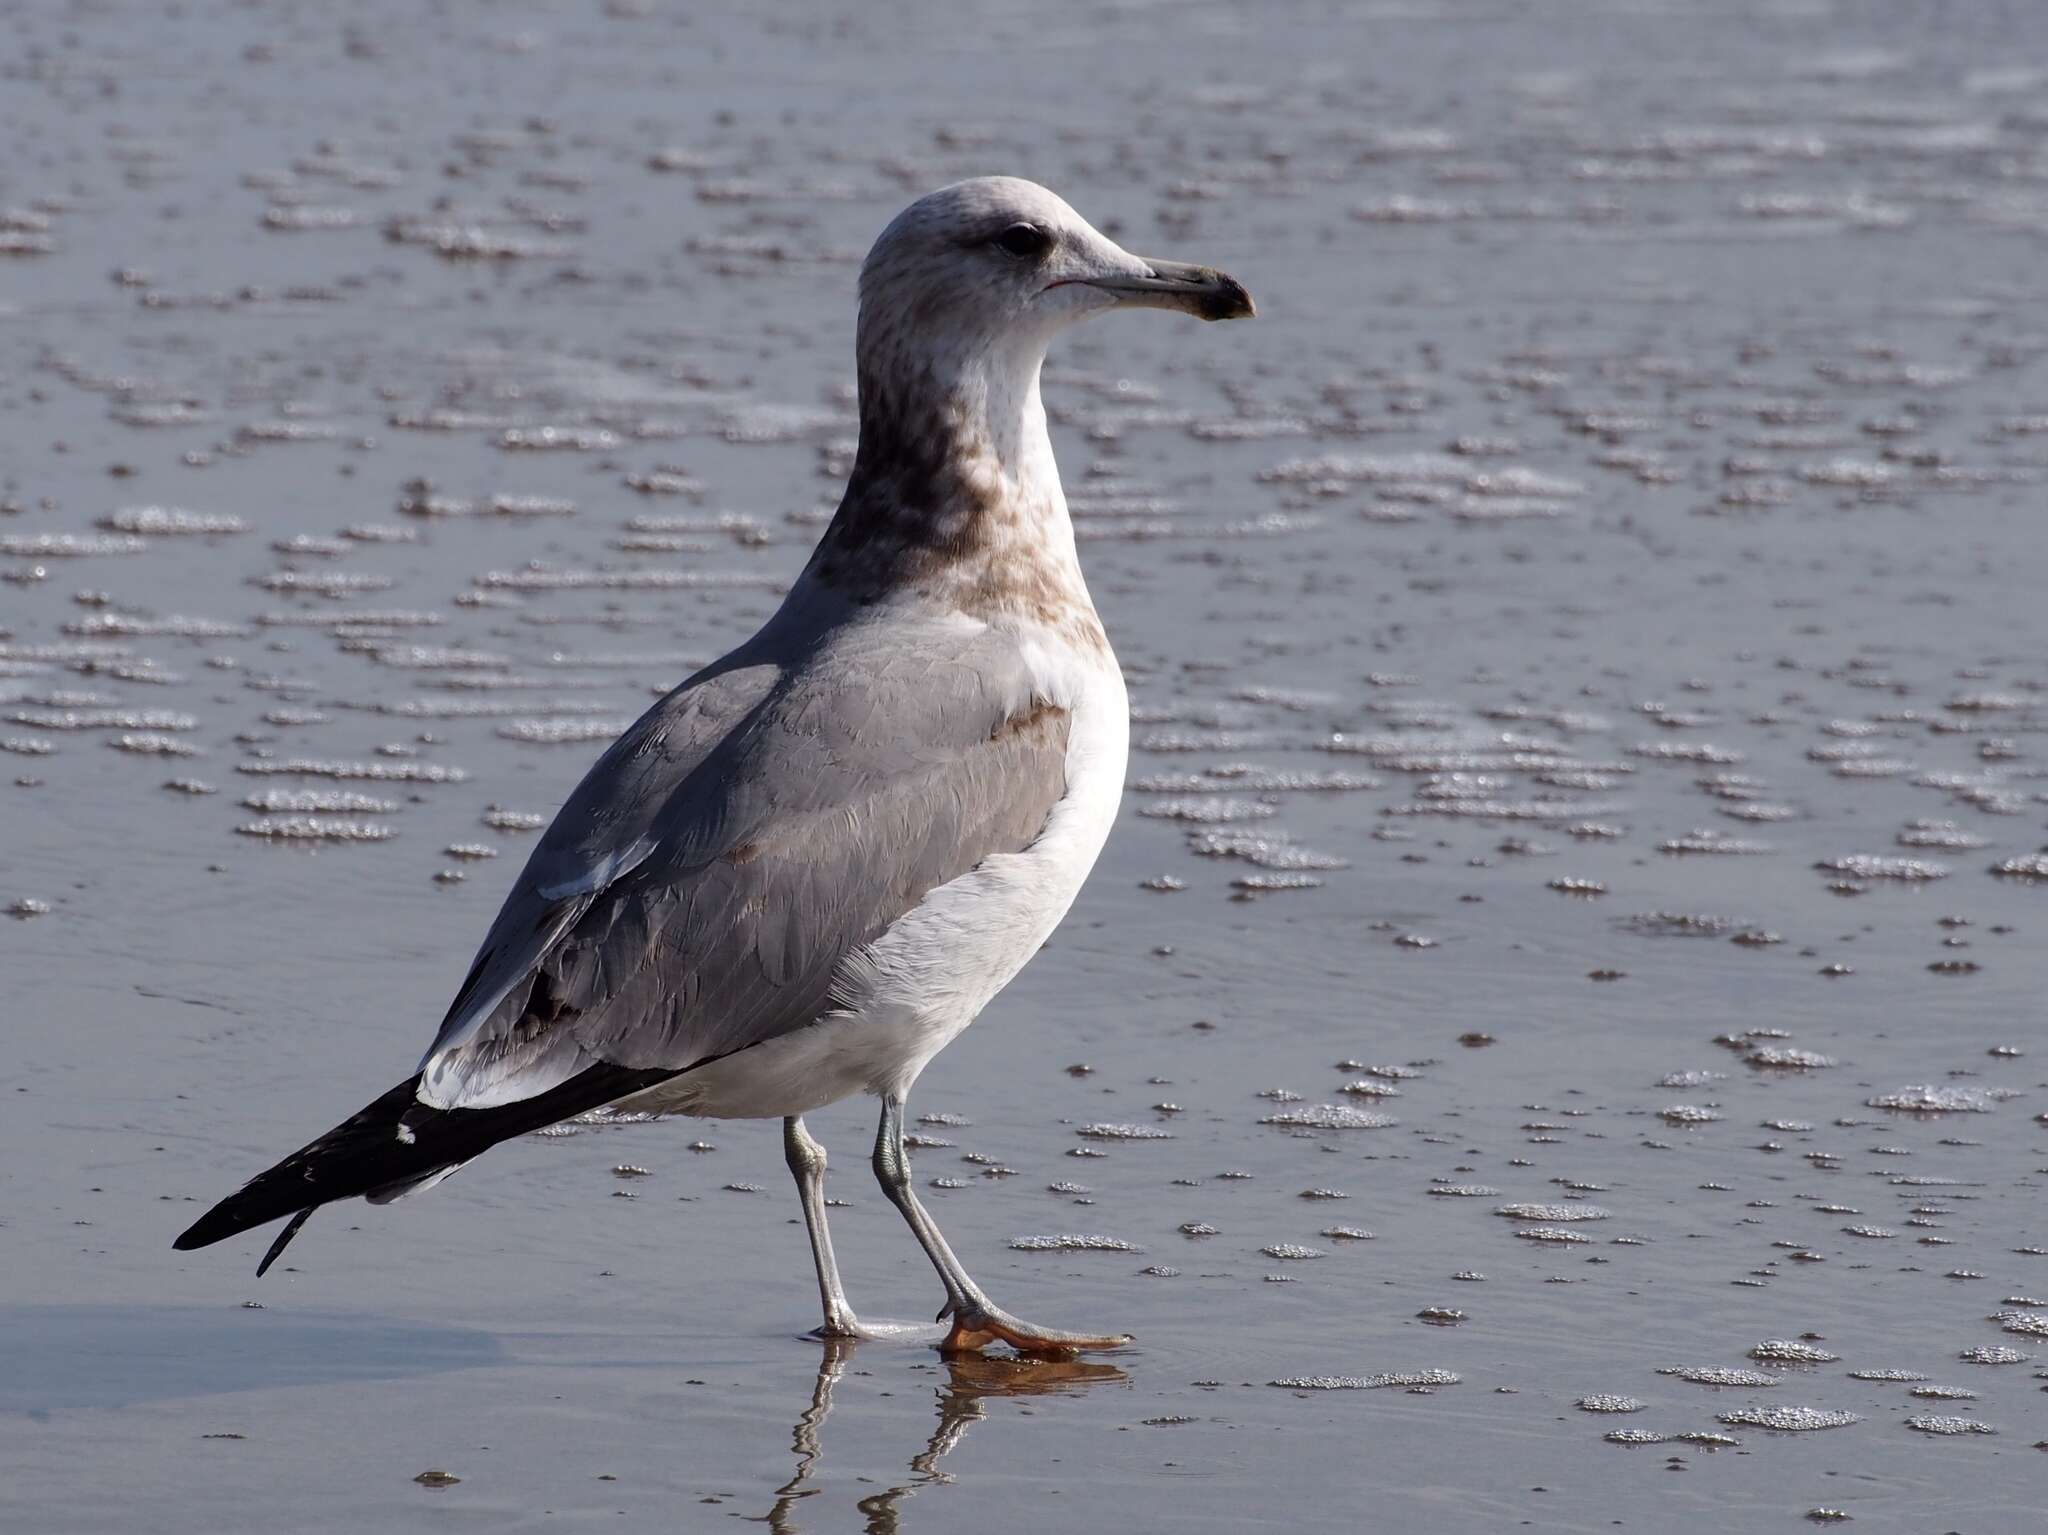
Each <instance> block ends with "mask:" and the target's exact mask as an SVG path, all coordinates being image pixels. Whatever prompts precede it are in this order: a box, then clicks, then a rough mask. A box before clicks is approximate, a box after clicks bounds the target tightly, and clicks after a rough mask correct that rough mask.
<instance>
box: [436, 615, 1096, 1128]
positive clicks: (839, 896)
mask: <svg viewBox="0 0 2048 1535" xmlns="http://www.w3.org/2000/svg"><path fill="white" fill-rule="evenodd" d="M934 627H936V626H934ZM931 638H932V636H931V635H929V634H919V635H912V636H908V637H906V636H905V635H903V634H902V633H901V632H900V629H899V630H897V631H885V632H884V633H882V634H880V635H875V636H861V635H858V634H856V635H855V636H854V637H853V638H851V639H848V640H842V641H840V642H838V643H836V644H835V647H834V649H833V650H832V651H830V652H829V653H825V654H814V655H810V656H806V657H802V658H801V659H800V661H798V662H797V663H796V664H790V665H785V666H778V667H773V668H770V669H767V670H766V671H765V673H763V674H759V675H753V676H750V677H749V678H748V679H747V685H746V686H745V687H744V688H729V689H728V696H727V697H726V698H725V699H724V700H723V707H722V708H706V707H704V706H703V705H702V704H699V703H697V702H695V701H693V700H691V699H689V698H687V697H685V696H682V695H687V694H688V693H689V692H690V691H691V690H692V689H691V685H690V684H686V685H685V688H684V689H681V690H678V693H677V694H671V695H670V697H669V699H666V700H664V701H663V703H662V704H659V705H657V706H656V708H655V710H653V711H650V715H649V717H648V718H647V719H643V720H642V721H641V723H640V724H638V725H636V726H635V727H634V729H633V730H632V731H629V732H628V734H627V736H626V737H623V738H621V740H620V742H619V743H618V744H617V745H615V746H614V747H613V748H612V750H611V751H610V752H607V753H606V755H605V758H604V759H602V760H601V761H600V762H599V764H598V766H597V767H596V768H594V769H593V770H592V772H591V774H590V776H589V777H588V778H586V779H585V781H584V783H583V785H582V786H581V787H580V788H579V789H578V790H577V791H576V794H575V795H573V796H572V797H571V799H570V801H569V803H568V804H567V805H566V806H565V807H564V809H563V812H562V815H561V817H560V818H559V819H558V821H557V823H556V826H557V827H558V828H562V831H561V834H560V835H559V836H558V835H557V834H556V832H555V831H554V830H553V829H551V831H550V833H549V837H548V838H547V839H544V840H543V845H542V846H541V847H540V848H538V849H536V851H535V854H534V859H533V861H532V862H531V863H529V866H528V870H527V872H526V873H525V874H523V875H522V876H521V879H520V885H519V888H518V889H516V890H515V892H514V894H513V896H512V898H511V899H510V900H508V902H507V904H506V910H505V913H502V914H501V915H500V918H499V922H498V924H497V925H496V926H494V927H493V929H492V937H491V938H490V939H487V940H486V943H485V952H484V953H482V954H480V955H479V959H478V966H479V968H480V969H484V970H486V971H487V972H488V981H487V982H486V983H480V984H477V985H475V986H468V985H466V986H465V992H470V993H472V995H471V998H470V1000H469V1001H468V1002H466V1003H465V1002H464V1001H463V1000H462V999H461V998H458V1003H457V1008H456V1009H452V1010H451V1012H450V1015H449V1022H448V1023H447V1024H444V1025H443V1028H442V1032H441V1036H440V1037H439V1038H437V1039H436V1041H435V1044H434V1047H433V1048H432V1049H431V1050H430V1051H429V1052H428V1056H427V1059H426V1061H425V1062H424V1063H423V1070H424V1073H425V1074H424V1078H423V1085H422V1087H421V1090H420V1096H421V1098H422V1099H423V1100H424V1101H426V1102H427V1103H430V1104H432V1105H434V1106H436V1107H441V1108H457V1107H489V1106H494V1105H498V1104H503V1103H509V1102H516V1101H519V1100H521V1099H524V1098H528V1097H531V1096H534V1095H536V1094H539V1093H544V1092H547V1091H549V1090H550V1089H552V1088H555V1087H557V1086H559V1084H561V1083H562V1082H565V1081H568V1080H569V1079H571V1078H572V1077H574V1076H575V1075H576V1074H577V1073H579V1072H581V1071H584V1070H586V1069H588V1068H589V1067H591V1066H593V1065H600V1064H602V1065H612V1066H618V1067H623V1068H629V1069H634V1070H654V1069H659V1070H667V1071H671V1072H680V1071H685V1070H688V1069H689V1068H690V1067H692V1066H695V1065H699V1064H701V1063H703V1062H704V1061H707V1060H711V1059H714V1058H716V1057H718V1056H721V1055H727V1054H730V1053H732V1052H733V1051H735V1050H740V1049H744V1048H746V1047H747V1046H749V1045H753V1044H758V1043H760V1042H762V1041H763V1040H767V1039H772V1038H775V1037H776V1036H778V1035H780V1034H783V1033H786V1032H789V1031H790V1030H793V1029H797V1028H802V1027H804V1026H806V1025H807V1024H809V1023H811V1022H813V1021H815V1020H816V1019H817V1018H818V1017H819V1016H821V1015H822V1014H823V1013H824V1012H826V1011H827V1010H829V1008H830V1006H831V1002H832V996H833V988H834V984H835V980H836V978H837V977H838V975H839V973H840V970H841V966H842V965H843V963H844V962H845V961H846V960H847V959H848V958H849V956H852V955H854V954H856V953H857V952H858V951H859V950H861V949H862V948H863V947H864V946H865V945H867V944H869V943H872V942H873V941H874V940H875V939H876V938H878V937H879V936H880V935H881V934H882V933H883V932H884V931H886V930H887V928H888V927H889V925H890V924H891V923H893V922H894V921H895V920H896V919H897V918H898V917H900V916H901V915H903V913H904V912H906V911H908V910H909V909H910V908H911V907H913V906H915V905H916V904H917V903H918V901H920V900H921V899H922V898H923V897H924V896H925V894H926V893H928V892H929V891H931V890H932V889H934V888H936V887H937V886H939V885H941V884H944V883H946V882H948V881H950V880H952V879H956V878H958V877H959V876H960V875H962V874H965V873H967V872H968V871H969V870H971V869H972V868H974V867H975V866H976V865H978V864H980V863H981V862H983V861H984V860H985V859H987V858H989V857H991V856H993V855H995V854H998V853H1009V852H1016V851H1018V850H1020V849H1022V848H1024V847H1026V846H1028V845H1029V844H1030V843H1031V841H1032V840H1033V839H1035V838H1036V837H1037V836H1038V834H1039V833H1040V831H1041V830H1042V829H1043V827H1044V825H1045V822H1046V819H1047V817H1048V816H1049V815H1050V814H1051V812H1052V808H1053V806H1054V805H1055V804H1056V803H1057V802H1058V800H1059V799H1060V797H1061V796H1062V795H1063V794H1064V793H1065V789H1066V773H1065V753H1066V737H1067V725H1068V718H1067V715H1066V713H1065V711H1064V710H1063V709H1060V708H1058V707H1055V706H1052V705H1051V704H1049V703H1048V702H1047V701H1046V700H1044V699H1041V698H1036V697H1034V695H1033V690H1032V681H1031V676H1030V672H1029V669H1028V667H1027V666H1026V664H1025V661H1024V658H1023V656H1022V655H1021V653H1019V652H1018V651H1017V650H1016V648H1015V646H1014V644H1013V642H1011V641H1009V640H1008V639H1006V638H1003V637H1002V636H1000V635H996V634H994V633H993V632H991V631H981V632H979V633H976V634H969V635H964V636H963V635H962V634H961V633H960V632H959V631H958V630H952V631H947V632H946V634H945V638H946V640H947V643H946V644H945V645H944V646H943V647H939V646H934V645H932V644H931V643H929V641H930V639H931ZM911 640H916V641H923V642H924V643H910V642H908V641H911ZM657 715H660V716H663V718H661V719H658V720H657V719H656V716H657ZM650 721H652V723H650ZM678 726H687V727H688V729H687V730H679V729H678ZM656 736H658V737H659V739H660V744H659V746H655V745H652V744H649V742H650V738H652V737H656ZM636 738H638V740H639V742H640V744H638V745H635V744H630V743H634V742H635V741H636ZM657 756H658V757H659V764H658V770H657V768H656V767H655V765H654V763H653V759H654V758H655V757H657ZM572 817H573V818H574V820H573V824H567V825H565V823H571V822H572ZM593 822H595V823H598V824H602V825H604V826H605V827H607V831H606V832H605V835H606V836H608V837H610V838H612V839H614V841H615V842H617V841H618V840H620V839H625V840H626V841H628V842H632V841H641V840H644V841H646V842H647V843H648V844H649V850H648V851H647V852H646V853H645V854H644V855H643V856H641V857H640V858H639V859H638V861H636V862H634V863H632V864H631V866H630V867H628V866H626V865H624V864H623V863H622V864H621V866H620V868H619V869H618V871H617V872H616V873H615V874H613V875H612V876H611V877H610V878H609V879H607V880H606V881H605V882H604V883H603V884H602V885H601V886H599V887H597V888H595V889H592V890H589V891H587V892H579V893H577V894H576V895H575V896H574V897H573V898H571V899H569V900H567V901H563V902H559V903H555V904H554V905H552V906H550V905H548V904H547V903H546V902H545V900H544V898H543V897H542V896H541V895H540V894H539V891H540V890H541V889H544V888H547V887H548V885H547V882H548V881H550V880H555V879H556V878H557V876H558V875H559V873H560V871H561V869H562V867H563V866H564V865H565V864H573V863H574V862H575V861H576V860H577V859H578V858H581V859H583V860H585V862H586V865H587V866H590V867H595V866H597V864H598V863H599V862H600V861H601V858H602V849H601V848H596V847H592V846H591V845H590V843H589V838H588V835H587V833H586V832H585V831H584V830H583V828H584V827H587V826H588V825H590V824H592V823H593ZM536 865H542V866H543V868H542V871H541V872H540V873H539V874H538V875H537V874H536V872H535V866H536ZM501 929H503V930H505V932H506V933H507V934H508V935H509V937H507V938H506V939H504V940H503V941H501V942H500V941H499V940H500V930H501ZM542 933H545V934H547V935H548V936H546V938H545V941H540V942H536V941H534V935H538V934H542ZM494 942H497V943H498V946H497V947H494ZM514 967H516V973H514V974H513V975H511V976H510V978H509V979H505V978H503V973H504V972H505V971H506V970H508V969H513V968H514ZM475 974H476V972H474V971H473V972H472V976H473V978H474V976H475ZM501 981H502V984H500V983H501ZM493 987H496V988H497V990H496V994H495V996H492V988H493ZM486 1001H487V1002H488V1005H487V1006H485V1005H482V1004H483V1003H485V1002H486Z"/></svg>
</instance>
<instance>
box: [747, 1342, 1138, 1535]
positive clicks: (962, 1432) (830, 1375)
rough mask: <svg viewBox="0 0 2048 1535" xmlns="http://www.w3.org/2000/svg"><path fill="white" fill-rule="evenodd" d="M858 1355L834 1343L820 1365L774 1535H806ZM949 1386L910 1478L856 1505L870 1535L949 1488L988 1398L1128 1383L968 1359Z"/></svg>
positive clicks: (1102, 1370) (773, 1511)
mask: <svg viewBox="0 0 2048 1535" xmlns="http://www.w3.org/2000/svg"><path fill="white" fill-rule="evenodd" d="M858 1347H859V1345H858V1344H856V1343H849V1342H846V1341H844V1340H839V1339H833V1340H828V1341H827V1342H826V1343H825V1344H824V1355H823V1357H822V1358H821V1359H820V1360H819V1362H818V1379H817V1382H816V1384H815V1385H814V1386H812V1388H811V1400H810V1405H809V1406H807V1407H806V1408H805V1409H804V1410H803V1412H802V1413H800V1414H799V1415H798V1417H797V1420H796V1427H795V1430H794V1432H793V1433H792V1435H791V1440H790V1448H791V1450H792V1451H793V1452H794V1453H795V1455H796V1472H795V1474H794V1475H793V1476H791V1477H790V1479H789V1480H788V1481H787V1482H785V1483H783V1484H782V1486H780V1487H778V1488H777V1489H776V1491H775V1504H774V1506H773V1507H772V1508H770V1509H769V1510H768V1512H767V1514H766V1515H765V1516H763V1517H764V1519H765V1522H766V1523H767V1525H768V1528H769V1529H770V1530H772V1531H774V1532H775V1535H800V1532H801V1531H802V1529H803V1526H802V1525H801V1524H799V1523H798V1522H797V1519H796V1513H797V1509H798V1507H799V1505H801V1504H802V1502H803V1501H804V1500H805V1499H806V1498H813V1497H816V1496H817V1495H818V1494H819V1493H821V1492H823V1491H824V1490H825V1489H824V1488H823V1487H821V1486H817V1485H814V1484H813V1478H814V1477H815V1476H816V1474H817V1472H818V1469H819V1466H820V1465H821V1463H822V1462H823V1459H824V1453H825V1451H824V1439H823V1434H824V1427H825V1420H826V1418H828V1417H829V1416H831V1412H832V1393H833V1391H834V1389H835V1388H836V1387H837V1386H838V1384H839V1379H840V1377H841V1376H843V1375H844V1374H845V1373H846V1366H847V1363H848V1361H849V1360H851V1359H852V1358H853V1355H854V1351H855V1349H857V1348H858ZM945 1370H946V1380H945V1382H944V1383H943V1384H942V1385H940V1386H939V1388H938V1392H937V1395H938V1416H939V1421H938V1426H937V1427H935V1428H934V1429H933V1430H932V1431H931V1434H930V1436H929V1437H928V1438H927V1439H926V1440H925V1441H924V1446H923V1448H922V1449H920V1450H919V1451H918V1452H917V1453H916V1454H915V1455H913V1456H911V1457H910V1475H909V1477H908V1478H907V1479H906V1480H904V1481H902V1482H900V1483H898V1484H897V1485H895V1486H893V1487H889V1488H887V1489H885V1490H884V1491H881V1492H877V1493H872V1494H870V1495H869V1496H867V1497H865V1498H862V1499H861V1500H860V1502H859V1503H858V1504H857V1505H856V1507H858V1508H859V1509H860V1512H861V1513H862V1515H863V1516H864V1517H865V1518H866V1521H867V1522H866V1524H865V1525H863V1526H862V1528H863V1529H864V1530H865V1531H866V1532H867V1535H895V1532H896V1531H898V1530H899V1529H901V1528H902V1524H901V1520H902V1505H903V1503H904V1500H905V1499H907V1498H909V1497H911V1496H912V1495H913V1494H914V1493H916V1492H917V1491H919V1490H920V1489H921V1488H924V1487H927V1486H930V1485H932V1484H933V1483H943V1482H950V1481H951V1480H952V1479H953V1478H952V1476H951V1474H950V1473H948V1472H946V1471H944V1470H942V1469H941V1468H940V1465H939V1463H940V1462H941V1461H942V1460H944V1459H945V1458H946V1456H947V1455H949V1454H951V1453H952V1451H953V1449H954V1447H955V1446H957V1445H958V1444H959V1443H960V1441H961V1440H962V1439H963V1438H965V1437H966V1434H967V1430H968V1428H969V1427H970V1426H971V1425H973V1424H975V1423H979V1422H980V1421H981V1420H982V1419H983V1418H985V1417H987V1416H988V1413H987V1411H986V1409H984V1408H983V1406H982V1402H983V1401H984V1399H986V1398H988V1397H1016V1396H1054V1395H1058V1394H1060V1393H1063V1392H1071V1391H1081V1390H1085V1389H1086V1388H1087V1387H1089V1386H1092V1385H1097V1384H1100V1383H1101V1382H1104V1381H1120V1380H1124V1379H1127V1377H1126V1376H1125V1374H1124V1372H1123V1371H1122V1370H1119V1369H1118V1368H1117V1367H1116V1366H1115V1365H1112V1364H1097V1363H1092V1362H1089V1361H1086V1360H1079V1359H1072V1360H1065V1359H1058V1360H1055V1359H1019V1358H1009V1357H990V1356H985V1355H979V1354H965V1355H961V1356H959V1357H958V1358H954V1359H948V1360H947V1361H946V1362H945Z"/></svg>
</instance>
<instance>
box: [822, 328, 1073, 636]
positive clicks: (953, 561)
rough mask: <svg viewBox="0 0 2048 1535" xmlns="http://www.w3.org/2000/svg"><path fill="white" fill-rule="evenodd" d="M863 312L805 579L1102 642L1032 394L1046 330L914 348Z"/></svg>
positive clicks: (1040, 406)
mask: <svg viewBox="0 0 2048 1535" xmlns="http://www.w3.org/2000/svg"><path fill="white" fill-rule="evenodd" d="M862 318H863V323H862V327H861V332H862V334H861V338H860V339H861V347H860V447H859V450H858V452H857V453H856V455H855V458H854V465H853V474H852V476H851V478H850V479H849V480H848V482H847V486H846V495H845V498H844V499H843V500H842V501H841V502H840V504H839V511H838V514H837V515H836V516H835V517H834V518H833V519H832V525H831V527H830V528H828V529H827V530H826V533H825V536H824V538H823V539H822V540H821V541H820V542H819V545H818V550H817V553H816V554H814V555H813V556H812V558H811V564H810V567H809V569H808V570H807V571H806V575H807V576H808V577H810V578H811V579H814V580H816V581H818V582H820V583H822V584H824V585H826V586H831V587H835V588H838V589H840V590H842V591H844V592H845V593H846V594H847V595H848V596H850V597H853V598H855V600H859V601H874V600H877V599H879V598H881V597H883V596H887V595H893V594H896V593H899V592H903V591H913V592H916V593H918V594H920V595H923V596H927V597H930V598H932V599H935V600H937V601H940V602H942V603H945V604H947V605H949V606H950V607H952V608H954V609H957V610H958V611H961V612H964V613H967V614H969V615H970V616H972V617H975V618H979V619H982V620H984V621H988V622H1030V621H1037V622H1040V623H1046V624H1050V625H1053V626H1054V627H1059V628H1063V629H1065V628H1072V629H1074V630H1075V631H1076V632H1077V633H1079V632H1083V631H1085V632H1092V634H1093V635H1094V636H1095V637H1097V638H1098V639H1099V637H1100V635H1101V632H1102V631H1101V626H1100V624H1099V623H1098V622H1097V621H1096V617H1095V608H1094V604H1093V603H1092V602H1091V601H1090V599H1089V596H1088V588H1087V585H1086V583H1085V582H1084V581H1083V580H1082V578H1081V565H1080V560H1079V558H1078V557H1077V556H1076V554H1075V551H1074V529H1073V524H1072V523H1071V522H1070V521H1069V520H1068V517H1067V499H1066V496H1065V494H1064V493H1063V492H1062V491H1061V489H1060V476H1059V468H1058V466H1057V465H1056V464H1055V463H1054V461H1053V456H1052V440H1051V438H1050V437H1049V436H1048V435H1047V433H1046V426H1045V405H1044V403H1043V402H1042V401H1041V400H1040V398H1039V393H1038V375H1039V369H1040V367H1041V366H1042V364H1043V363H1044V360H1045V346H1046V341H1047V340H1048V339H1049V338H1047V337H1045V336H1021V337H1017V338H1015V339H1000V338H999V339H996V340H993V341H991V340H986V339H977V340H975V341H973V342H971V343H963V344H959V345H955V346H949V347H937V348H932V347H924V348H920V349H918V350H916V351H915V352H913V351H912V350H911V348H910V347H908V346H906V345H903V344H901V343H899V342H898V341H896V339H895V338H894V337H893V336H892V335H891V334H890V333H889V332H888V331H886V330H882V329H881V328H880V327H871V326H870V325H869V324H868V322H867V316H866V315H863V317H862Z"/></svg>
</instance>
